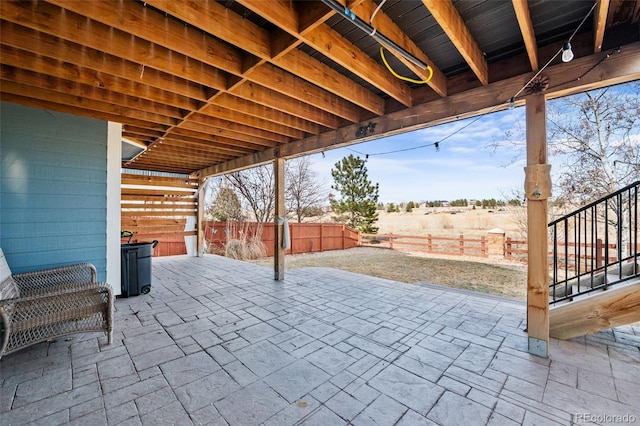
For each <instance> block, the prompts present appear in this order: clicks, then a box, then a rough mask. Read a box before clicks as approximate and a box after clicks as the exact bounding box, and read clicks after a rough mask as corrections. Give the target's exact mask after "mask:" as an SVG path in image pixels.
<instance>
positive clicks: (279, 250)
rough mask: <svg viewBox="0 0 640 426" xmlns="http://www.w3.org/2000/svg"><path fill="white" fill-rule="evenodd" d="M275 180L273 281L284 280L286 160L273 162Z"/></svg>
mask: <svg viewBox="0 0 640 426" xmlns="http://www.w3.org/2000/svg"><path fill="white" fill-rule="evenodd" d="M273 178H274V179H275V191H276V194H275V195H276V200H275V217H274V219H273V220H274V224H273V233H274V235H273V244H274V248H273V273H274V275H273V279H274V280H283V279H284V254H285V250H284V247H283V245H284V244H283V236H284V223H283V221H284V216H285V214H286V213H285V211H284V158H276V159H275V160H273Z"/></svg>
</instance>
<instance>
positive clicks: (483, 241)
mask: <svg viewBox="0 0 640 426" xmlns="http://www.w3.org/2000/svg"><path fill="white" fill-rule="evenodd" d="M480 255H481V256H482V257H487V239H486V238H485V236H484V235H483V236H481V237H480Z"/></svg>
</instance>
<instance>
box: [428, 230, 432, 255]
mask: <svg viewBox="0 0 640 426" xmlns="http://www.w3.org/2000/svg"><path fill="white" fill-rule="evenodd" d="M427 253H433V239H432V237H431V234H427Z"/></svg>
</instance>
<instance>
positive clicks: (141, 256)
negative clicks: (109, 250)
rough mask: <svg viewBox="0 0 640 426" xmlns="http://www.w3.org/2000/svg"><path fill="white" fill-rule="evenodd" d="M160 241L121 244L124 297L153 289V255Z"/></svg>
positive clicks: (145, 292)
mask: <svg viewBox="0 0 640 426" xmlns="http://www.w3.org/2000/svg"><path fill="white" fill-rule="evenodd" d="M157 244H158V241H153V242H150V243H131V244H122V245H121V246H120V254H121V263H122V264H121V283H122V285H121V286H122V294H121V296H122V297H129V296H137V295H139V294H140V293H142V294H147V293H149V292H150V291H151V256H152V255H153V249H154V248H155V246H156V245H157Z"/></svg>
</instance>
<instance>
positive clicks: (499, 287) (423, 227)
mask: <svg viewBox="0 0 640 426" xmlns="http://www.w3.org/2000/svg"><path fill="white" fill-rule="evenodd" d="M525 212H526V207H505V208H503V209H492V210H491V212H490V211H489V209H482V208H476V209H475V210H474V209H473V208H471V207H439V208H431V207H420V208H416V209H413V211H412V212H411V213H407V212H397V213H387V212H382V211H378V213H379V219H378V222H377V223H376V226H378V227H379V228H380V229H379V231H378V233H379V234H388V233H393V234H399V235H427V234H432V235H433V236H438V237H458V236H459V235H460V234H464V235H465V236H466V237H470V238H477V237H478V238H479V237H480V236H482V235H486V234H487V231H488V230H490V229H492V228H501V229H503V230H505V231H506V235H507V236H508V237H511V238H514V239H520V238H523V232H522V225H521V224H522V223H525V222H524V221H525V220H526V219H525ZM323 221H327V222H328V221H331V219H330V218H328V217H325V218H324V220H323ZM253 262H254V263H258V264H261V265H265V266H272V265H273V260H272V258H268V259H261V260H257V261H253ZM285 265H286V268H287V269H294V268H305V267H327V268H336V269H342V270H345V271H350V272H356V273H359V274H366V275H372V276H375V277H380V278H386V279H390V280H394V281H400V282H405V283H410V284H414V283H417V282H425V283H430V284H440V285H445V286H449V287H455V288H460V289H466V290H473V291H479V292H483V293H489V294H495V295H500V296H505V297H511V298H517V299H522V300H524V299H525V298H526V283H527V272H526V266H525V265H523V264H521V263H517V262H506V261H495V260H490V259H486V258H480V257H471V256H468V257H467V256H464V257H458V256H442V255H433V254H429V255H427V254H425V253H406V252H399V251H395V250H388V249H384V248H374V247H358V248H353V249H349V250H346V251H328V252H323V253H313V254H299V255H293V256H286V258H285Z"/></svg>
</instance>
